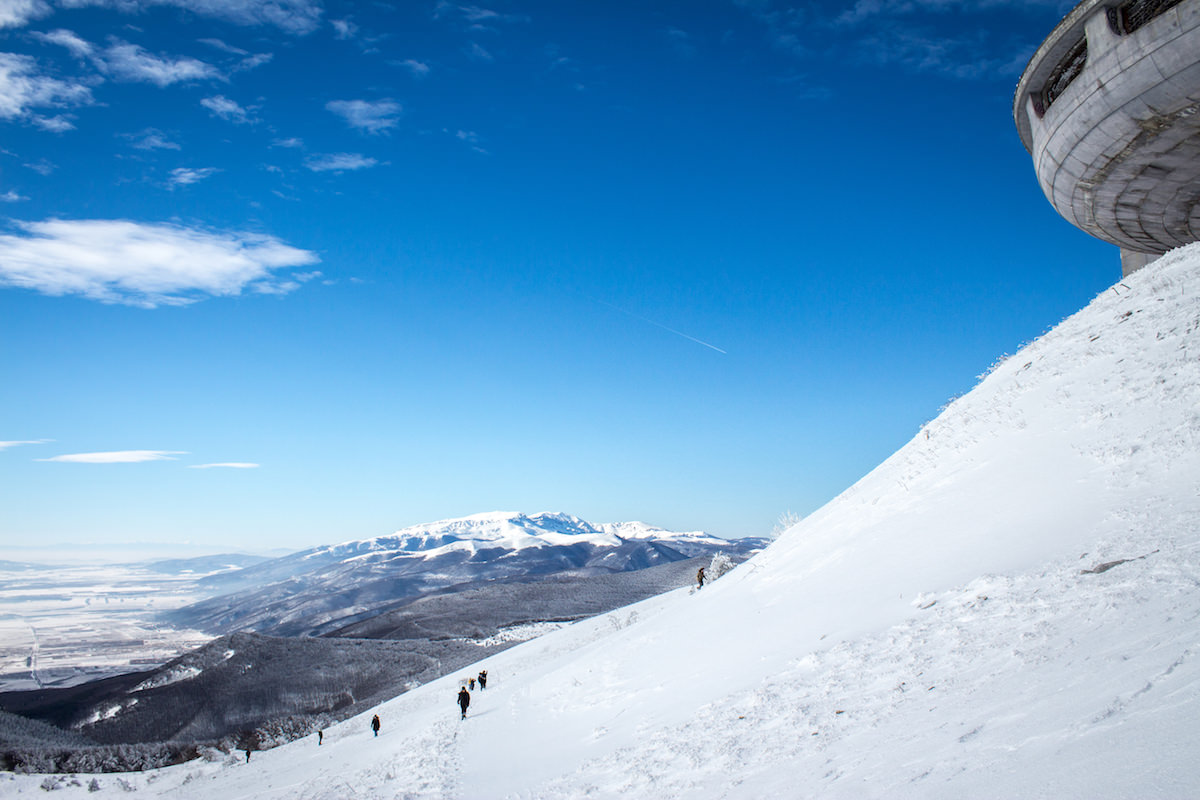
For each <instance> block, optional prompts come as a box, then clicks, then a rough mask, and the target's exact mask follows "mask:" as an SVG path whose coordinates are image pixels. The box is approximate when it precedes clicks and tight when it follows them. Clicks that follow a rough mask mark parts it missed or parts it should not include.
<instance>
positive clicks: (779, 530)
mask: <svg viewBox="0 0 1200 800" xmlns="http://www.w3.org/2000/svg"><path fill="white" fill-rule="evenodd" d="M802 519H804V517H802V516H800V515H799V514H797V513H796V512H795V511H791V510H789V511H785V512H783V513H782V514H780V515H779V519H777V520H775V527H773V528H771V533H770V534H768V536H767V538H769V539H778V538H779V537H780V536H781V535H783V533H784V531H786V530H787V529H788V528H791V527H793V526H795V525H798V524H800V520H802Z"/></svg>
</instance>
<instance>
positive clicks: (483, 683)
mask: <svg viewBox="0 0 1200 800" xmlns="http://www.w3.org/2000/svg"><path fill="white" fill-rule="evenodd" d="M486 688H487V670H486V669H485V670H483V671H482V672H480V673H479V690H480V691H483V690H484V689H486Z"/></svg>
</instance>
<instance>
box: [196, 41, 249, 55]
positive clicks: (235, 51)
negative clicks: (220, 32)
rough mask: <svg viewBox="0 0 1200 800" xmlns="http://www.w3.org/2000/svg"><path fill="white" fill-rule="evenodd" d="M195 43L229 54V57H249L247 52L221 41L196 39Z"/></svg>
mask: <svg viewBox="0 0 1200 800" xmlns="http://www.w3.org/2000/svg"><path fill="white" fill-rule="evenodd" d="M196 41H198V42H200V44H206V45H208V46H209V47H215V48H216V49H217V50H220V51H222V52H224V53H229V54H231V55H235V56H248V55H250V51H249V50H243V49H242V48H240V47H234V46H233V45H231V44H227V43H226V42H225V41H224V40H223V39H197V40H196Z"/></svg>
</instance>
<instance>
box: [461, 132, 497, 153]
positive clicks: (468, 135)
mask: <svg viewBox="0 0 1200 800" xmlns="http://www.w3.org/2000/svg"><path fill="white" fill-rule="evenodd" d="M454 138H455V139H458V140H459V141H460V142H465V143H466V144H468V145H470V146H471V149H472V150H474V151H475V152H476V153H483V154H484V155H491V153H489V152H488V151H487V150H485V149H484V148H483V145H482V144H480V141H479V134H477V133H476V132H475V131H463V130H458V131H455V132H454Z"/></svg>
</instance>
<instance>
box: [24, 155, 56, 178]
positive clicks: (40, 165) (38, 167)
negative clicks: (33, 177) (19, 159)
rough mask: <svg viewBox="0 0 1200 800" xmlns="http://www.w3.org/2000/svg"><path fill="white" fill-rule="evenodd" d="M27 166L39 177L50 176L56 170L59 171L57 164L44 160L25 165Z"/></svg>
mask: <svg viewBox="0 0 1200 800" xmlns="http://www.w3.org/2000/svg"><path fill="white" fill-rule="evenodd" d="M25 166H26V167H28V168H29V169H31V170H33V171H34V172H36V173H37V174H39V175H49V174H50V173H52V172H54V170H56V169H58V165H57V164H54V163H51V162H49V161H47V160H46V159H44V158H43V159H42V160H40V161H34V162H32V163H29V164H25Z"/></svg>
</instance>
